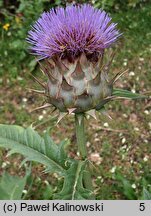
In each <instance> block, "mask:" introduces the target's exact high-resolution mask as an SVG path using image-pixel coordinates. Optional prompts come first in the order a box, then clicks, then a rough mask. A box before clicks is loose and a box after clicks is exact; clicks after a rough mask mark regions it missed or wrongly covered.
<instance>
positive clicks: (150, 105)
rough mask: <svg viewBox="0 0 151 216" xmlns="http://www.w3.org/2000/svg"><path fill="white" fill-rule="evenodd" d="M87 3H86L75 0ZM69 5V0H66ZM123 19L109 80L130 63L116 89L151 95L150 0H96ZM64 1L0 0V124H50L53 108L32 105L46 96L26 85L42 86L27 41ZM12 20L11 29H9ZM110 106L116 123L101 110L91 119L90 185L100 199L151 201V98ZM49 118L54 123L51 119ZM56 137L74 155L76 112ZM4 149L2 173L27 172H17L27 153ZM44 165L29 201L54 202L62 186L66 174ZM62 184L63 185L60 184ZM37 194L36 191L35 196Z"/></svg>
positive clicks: (30, 184)
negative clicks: (35, 27) (38, 21)
mask: <svg viewBox="0 0 151 216" xmlns="http://www.w3.org/2000/svg"><path fill="white" fill-rule="evenodd" d="M76 2H81V3H84V2H86V3H87V2H88V1H76ZM68 3H69V4H70V3H72V1H68ZM93 4H94V6H96V7H99V8H100V7H102V8H104V9H105V10H106V11H108V12H109V13H110V14H111V16H112V17H113V21H114V22H117V23H118V27H119V29H120V31H121V32H123V37H122V38H121V39H120V41H119V43H118V45H117V51H116V56H115V59H114V62H113V65H112V68H111V71H110V77H113V75H114V74H116V72H118V71H119V70H121V69H127V68H129V73H128V74H126V75H125V76H124V77H122V78H121V79H120V80H119V81H118V82H117V83H116V86H117V87H120V88H123V89H128V90H131V91H133V92H139V93H143V92H149V91H150V85H151V69H150V68H151V3H150V1H139V0H127V1H124V3H123V1H120V0H109V1H105V0H104V1H93ZM57 5H62V6H64V5H65V1H59V0H56V1H48V0H42V1H40V0H37V1H36V0H34V1H31V0H29V1H24V0H20V1H9V0H7V1H2V0H0V31H1V32H0V123H3V124H18V125H21V126H24V127H27V126H29V125H30V124H34V125H35V126H36V128H37V130H38V131H40V132H41V133H42V132H43V131H44V130H46V128H47V127H48V126H53V125H54V121H52V120H51V119H52V115H51V114H50V110H48V109H47V110H45V111H36V112H33V113H31V110H32V109H34V108H35V107H37V106H40V105H41V104H42V103H43V101H44V98H41V97H40V96H38V95H35V94H33V93H30V92H29V91H28V90H27V88H34V87H37V86H36V84H35V83H34V81H33V79H32V78H31V76H30V73H32V74H34V75H35V76H37V77H39V76H41V74H40V71H39V68H38V65H37V64H36V62H35V59H34V57H33V56H31V55H29V53H28V49H27V48H28V46H27V44H26V42H25V38H26V36H27V32H28V30H29V29H30V25H31V24H32V23H33V22H34V21H35V20H36V19H37V18H38V17H39V15H40V14H41V13H42V11H43V10H48V9H49V8H50V7H54V6H57ZM6 24H8V26H9V27H8V29H5V27H4V26H6ZM107 108H108V111H109V113H110V115H111V116H112V118H113V120H110V121H109V120H108V119H106V118H105V117H102V116H100V115H98V118H97V120H93V119H91V118H90V119H87V120H86V131H87V140H88V141H87V146H88V152H89V159H90V161H91V162H92V172H93V184H94V186H95V193H96V196H97V199H150V198H151V195H150V194H151V160H150V159H151V101H150V99H149V100H142V101H141V100H137V101H127V100H125V101H116V102H111V103H110V104H109V105H108V106H107ZM48 118H49V119H50V121H48ZM51 136H52V137H53V139H54V140H55V141H56V142H59V141H60V140H62V139H64V138H65V137H68V138H69V139H70V140H71V144H70V156H71V157H78V156H77V155H76V153H75V152H76V148H77V147H76V139H75V131H74V117H73V116H69V117H66V118H65V119H64V120H63V121H61V123H60V124H59V126H58V127H54V128H53V129H52V131H51ZM6 154H7V152H6V151H4V150H2V149H0V175H1V176H2V175H3V173H4V172H8V173H10V174H11V175H18V176H23V175H24V173H25V167H22V168H20V169H19V164H20V162H21V161H22V157H21V156H19V155H16V156H15V157H14V156H11V157H9V158H8V157H6ZM42 170H43V167H42V166H40V165H38V164H33V166H32V175H31V176H30V177H29V179H28V181H27V184H26V188H25V191H24V196H23V197H24V198H26V199H51V197H52V194H53V193H54V192H55V191H57V190H60V188H61V186H62V179H58V176H57V175H56V174H53V175H49V174H43V173H42ZM58 185H59V186H58ZM35 191H36V193H35Z"/></svg>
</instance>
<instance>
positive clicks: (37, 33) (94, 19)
mask: <svg viewBox="0 0 151 216" xmlns="http://www.w3.org/2000/svg"><path fill="white" fill-rule="evenodd" d="M116 25H117V24H116V23H112V22H111V17H110V16H109V15H108V14H107V13H106V12H105V11H103V10H99V9H96V8H94V7H92V6H91V5H88V4H84V5H80V6H73V5H71V6H67V7H66V8H65V9H64V8H60V7H58V8H56V9H51V10H50V12H44V13H43V14H42V15H41V17H40V18H39V19H38V20H37V21H36V22H35V24H34V25H33V26H32V30H30V31H29V33H28V38H27V41H28V42H29V43H30V44H31V47H30V49H31V51H32V54H34V55H38V56H39V59H44V58H48V57H50V58H51V57H53V56H56V55H58V56H61V57H65V56H73V57H76V56H78V55H80V54H81V53H85V54H86V55H91V54H93V53H95V54H102V53H103V51H104V49H105V48H108V47H110V46H111V45H112V44H113V43H114V42H115V41H116V40H117V38H118V37H119V36H120V35H121V34H120V33H119V31H118V30H117V28H116Z"/></svg>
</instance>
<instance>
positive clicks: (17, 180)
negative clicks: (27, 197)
mask: <svg viewBox="0 0 151 216" xmlns="http://www.w3.org/2000/svg"><path fill="white" fill-rule="evenodd" d="M28 175H29V174H28V173H26V175H25V176H24V177H23V178H21V177H18V176H11V175H9V174H8V173H6V172H4V173H3V175H2V177H1V179H0V200H20V199H21V197H22V193H23V190H24V188H25V184H26V181H27V177H28Z"/></svg>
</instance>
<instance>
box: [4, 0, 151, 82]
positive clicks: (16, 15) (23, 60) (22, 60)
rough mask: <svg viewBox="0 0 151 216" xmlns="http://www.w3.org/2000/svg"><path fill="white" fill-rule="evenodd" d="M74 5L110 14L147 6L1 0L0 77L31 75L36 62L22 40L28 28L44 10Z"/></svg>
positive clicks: (138, 1)
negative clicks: (91, 5)
mask: <svg viewBox="0 0 151 216" xmlns="http://www.w3.org/2000/svg"><path fill="white" fill-rule="evenodd" d="M75 2H76V3H91V4H94V6H96V7H99V8H100V7H101V8H103V9H105V10H107V11H112V12H114V11H116V12H117V11H118V12H120V11H122V10H129V9H130V8H131V7H142V5H143V4H145V3H147V1H144V0H126V1H122V0H102V1H100V0H96V1H85V0H80V1H71V0H68V1H61V0H54V1H50V0H28V1H26V0H18V1H15V0H0V48H1V49H0V76H2V75H3V74H7V75H8V76H9V77H10V78H11V77H12V78H15V77H17V76H18V75H19V74H21V73H23V72H25V71H26V70H28V71H29V72H32V71H33V70H34V69H35V66H36V62H35V59H34V57H32V56H31V55H29V53H28V45H27V43H26V40H25V38H26V37H27V32H28V30H29V29H30V26H31V25H32V24H33V22H34V21H35V20H36V19H37V18H38V17H39V16H40V14H41V13H42V12H43V11H44V10H49V9H50V8H51V7H55V6H58V5H59V6H60V5H61V6H65V5H66V4H71V3H75ZM124 19H125V18H124ZM129 22H130V20H128V23H129ZM134 24H136V23H135V22H134V23H133V25H134ZM131 25H132V24H131ZM131 27H132V28H133V27H136V26H131Z"/></svg>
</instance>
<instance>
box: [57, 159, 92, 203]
mask: <svg viewBox="0 0 151 216" xmlns="http://www.w3.org/2000/svg"><path fill="white" fill-rule="evenodd" d="M85 165H86V162H85V161H73V162H72V164H71V166H70V168H69V169H68V170H67V171H66V174H65V176H64V184H63V188H62V190H61V191H60V192H59V193H57V194H55V195H54V199H61V200H84V199H90V197H91V195H92V191H90V190H88V189H86V188H84V186H83V173H84V171H85Z"/></svg>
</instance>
